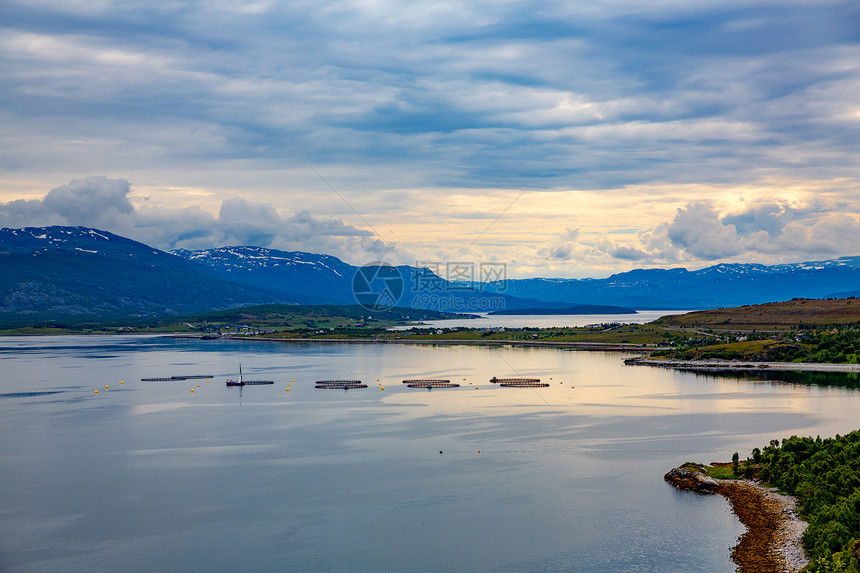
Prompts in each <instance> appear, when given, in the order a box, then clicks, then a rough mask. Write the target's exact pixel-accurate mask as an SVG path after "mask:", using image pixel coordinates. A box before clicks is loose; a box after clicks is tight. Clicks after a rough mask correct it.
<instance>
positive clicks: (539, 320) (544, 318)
mask: <svg viewBox="0 0 860 573" xmlns="http://www.w3.org/2000/svg"><path fill="white" fill-rule="evenodd" d="M685 312H690V311H688V310H640V311H637V312H636V314H548V315H540V314H487V313H486V312H484V313H475V314H477V315H478V316H479V317H480V318H455V319H446V320H426V321H424V323H423V324H421V325H419V326H417V327H413V326H395V327H393V328H391V330H408V329H410V328H459V327H465V328H498V327H504V328H564V327H571V326H586V325H589V324H606V323H611V322H624V323H632V324H644V323H646V322H651V321H652V320H657V319H658V318H660V317H661V316H668V315H670V314H684V313H685Z"/></svg>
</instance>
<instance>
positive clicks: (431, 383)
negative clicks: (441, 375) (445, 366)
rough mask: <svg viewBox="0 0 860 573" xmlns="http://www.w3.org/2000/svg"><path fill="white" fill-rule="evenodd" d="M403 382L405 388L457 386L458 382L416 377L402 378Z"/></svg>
mask: <svg viewBox="0 0 860 573" xmlns="http://www.w3.org/2000/svg"><path fill="white" fill-rule="evenodd" d="M403 383H404V384H406V387H407V388H427V389H428V390H429V389H430V388H459V387H460V385H459V384H452V383H451V381H450V380H436V379H426V380H422V379H418V380H404V381H403Z"/></svg>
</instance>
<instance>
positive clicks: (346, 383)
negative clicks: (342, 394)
mask: <svg viewBox="0 0 860 573" xmlns="http://www.w3.org/2000/svg"><path fill="white" fill-rule="evenodd" d="M314 388H321V389H323V390H352V389H353V388H367V384H362V383H361V380H317V381H316V385H315V386H314Z"/></svg>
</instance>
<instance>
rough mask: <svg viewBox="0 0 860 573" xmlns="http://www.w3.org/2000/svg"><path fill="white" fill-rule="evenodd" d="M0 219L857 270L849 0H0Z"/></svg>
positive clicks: (859, 127)
mask: <svg viewBox="0 0 860 573" xmlns="http://www.w3.org/2000/svg"><path fill="white" fill-rule="evenodd" d="M0 74H2V78H3V81H2V82H0V125H2V129H0V226H3V227H13V226H14V227H20V226H25V225H48V224H72V225H88V226H94V227H99V228H102V229H106V230H110V231H114V232H117V233H119V234H122V235H126V236H129V237H132V238H135V239H137V240H141V241H144V242H146V243H148V244H151V245H153V246H157V247H159V248H164V249H168V248H178V247H184V248H207V247H213V246H221V245H227V244H230V245H235V244H254V245H260V246H269V247H274V248H281V249H287V250H305V251H311V252H326V253H329V254H333V255H336V256H339V257H341V258H343V259H345V260H346V261H348V262H351V263H354V264H362V263H364V262H368V261H370V260H378V259H385V260H388V261H390V262H397V263H415V262H419V261H424V262H426V261H475V262H484V261H497V262H506V263H508V273H509V276H520V277H526V276H564V277H584V276H593V277H602V276H607V275H609V274H611V273H613V272H618V271H622V270H627V269H630V268H634V267H652V266H660V267H668V266H685V267H687V268H691V269H692V268H699V267H703V266H707V265H710V264H714V263H715V262H719V261H740V262H763V263H778V262H799V261H806V260H818V259H828V258H834V257H838V256H843V255H858V254H860V239H858V237H860V3H858V2H857V1H856V0H848V1H835V2H830V1H827V0H814V1H799V0H795V1H792V0H774V1H764V0H743V1H735V0H719V1H716V0H715V1H712V0H696V1H677V0H652V1H650V2H642V1H639V2H636V1H633V0H593V1H589V2H569V1H561V2H552V1H544V2H533V1H501V2H500V1H498V0H494V1H492V2H484V1H481V0H473V1H470V2H457V1H445V0H440V1H437V2H432V3H416V2H400V1H386V0H376V1H372V0H368V1H360V0H353V1H335V2H329V1H325V0H315V1H313V2H307V1H303V0H302V1H294V2H274V1H266V0H248V1H242V0H235V1H234V0H206V1H200V2H193V1H190V2H178V1H177V2H174V1H171V2H140V1H135V0H130V1H127V2H114V1H112V0H50V1H48V0H21V1H19V0H4V1H3V2H2V3H0Z"/></svg>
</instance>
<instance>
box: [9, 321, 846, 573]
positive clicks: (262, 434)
mask: <svg viewBox="0 0 860 573" xmlns="http://www.w3.org/2000/svg"><path fill="white" fill-rule="evenodd" d="M624 357H625V356H624V355H622V354H616V353H598V352H572V351H564V350H560V349H554V348H522V347H503V348H481V347H459V346H443V345H439V346H401V345H387V344H386V345H370V344H366V345H359V344H341V343H326V344H319V343H317V344H311V343H299V344H283V343H265V342H252V341H221V340H219V341H199V340H191V339H175V338H168V337H118V336H113V337H39V338H5V339H0V365H2V372H3V375H2V379H0V476H2V478H0V571H4V572H6V571H118V570H122V571H260V570H282V571H368V572H369V571H672V570H685V571H732V570H734V566H733V564H732V563H731V562H730V560H729V550H730V547H731V546H732V545H733V544H734V540H735V538H736V537H737V536H738V535H739V534H740V533H742V531H743V528H742V526H741V525H740V524H739V523H738V521H737V519H736V518H735V517H734V516H733V515H732V514H731V512H730V510H729V507H728V504H727V503H726V501H725V500H724V499H723V498H721V497H719V496H711V497H702V496H698V495H695V494H690V493H687V492H678V491H676V490H674V489H673V488H672V487H670V486H668V485H667V484H665V483H664V482H663V480H662V475H663V473H665V472H666V471H667V470H668V469H669V468H670V467H672V466H674V465H677V464H679V463H681V462H684V461H686V460H695V461H702V462H709V461H714V460H727V459H729V458H730V456H731V454H732V452H734V451H739V452H741V454H742V455H745V454H746V453H747V452H749V450H750V449H751V448H753V447H756V446H759V447H760V446H762V445H763V444H766V443H767V442H768V441H769V440H771V439H773V438H781V437H784V436H788V435H791V434H795V433H796V434H803V435H809V434H812V435H816V434H820V435H832V434H835V433H846V432H848V431H850V430H852V429H854V428H855V425H856V420H858V419H860V392H858V391H857V390H854V389H852V388H847V387H826V386H821V385H817V384H802V383H793V382H782V381H779V380H765V381H762V380H756V379H739V378H737V377H732V376H729V377H714V376H707V375H697V374H694V373H689V372H676V371H672V370H664V369H657V368H647V367H626V366H624V365H623V358H624ZM240 361H241V363H242V365H243V370H244V372H245V376H246V377H247V378H252V377H253V378H266V379H273V380H275V381H276V383H275V384H274V385H272V386H251V387H245V388H227V387H225V384H224V380H225V377H226V376H231V375H235V374H236V372H237V369H238V363H239V362H240ZM197 373H200V374H213V375H214V376H213V378H211V379H210V380H211V382H210V383H208V384H207V382H206V380H202V381H201V380H195V381H190V380H188V381H176V382H140V381H139V380H140V378H143V377H154V376H171V375H180V374H197ZM493 375H496V376H535V377H539V378H542V379H543V380H544V381H547V382H550V384H551V385H550V387H549V388H540V389H530V388H523V389H518V388H501V387H498V386H495V385H491V384H489V383H487V380H488V379H489V378H490V377H491V376H493ZM789 376H790V375H789ZM415 377H433V378H450V379H452V381H456V382H459V383H461V384H463V386H462V387H461V388H459V389H451V390H431V391H427V390H415V389H409V388H405V387H404V386H403V385H402V384H401V383H400V381H401V380H402V379H404V378H415ZM324 378H325V379H331V378H360V379H362V380H363V381H365V383H368V384H369V386H370V387H369V388H367V389H364V390H350V391H340V390H316V389H314V388H313V382H314V381H315V380H317V379H324ZM377 378H379V379H380V381H379V382H377V381H376V380H377ZM463 378H465V379H466V380H465V381H464V380H463ZM550 378H551V380H550ZM845 378H846V377H845V376H843V377H842V379H845ZM293 379H295V382H294V383H291V384H290V382H291V380H293ZM121 380H122V381H124V384H120V381H121ZM833 380H837V381H838V380H840V378H839V377H838V376H836V377H835V378H833ZM470 383H471V385H470ZM198 384H200V387H199V388H198V386H197V385H198ZM288 384H290V386H289V388H290V391H289V392H287V391H286V388H287V387H288V386H287V385H288ZM380 384H381V385H382V386H384V390H382V389H381V388H382V386H380ZM106 385H107V386H109V389H107V390H105V386H106ZM475 386H477V387H478V389H475ZM96 389H98V390H99V393H98V394H96V393H95V392H94V391H95V390H96ZM192 389H193V390H194V392H193V393H192V392H191V390H192Z"/></svg>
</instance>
